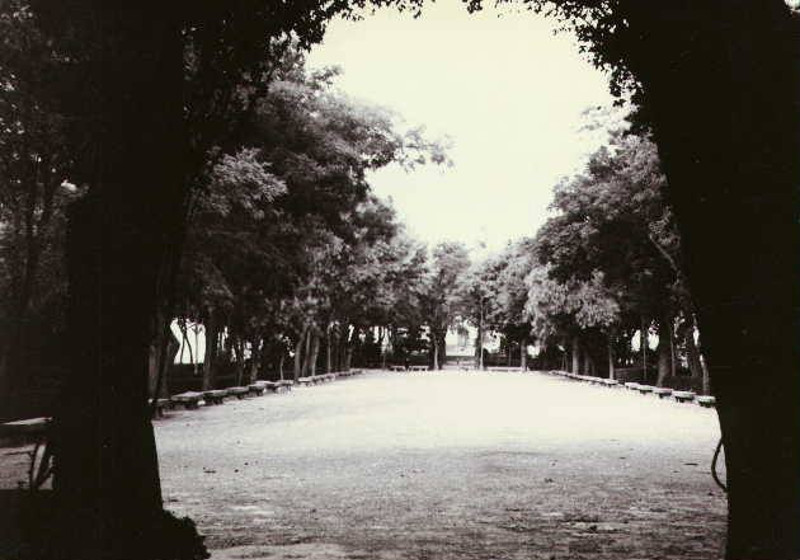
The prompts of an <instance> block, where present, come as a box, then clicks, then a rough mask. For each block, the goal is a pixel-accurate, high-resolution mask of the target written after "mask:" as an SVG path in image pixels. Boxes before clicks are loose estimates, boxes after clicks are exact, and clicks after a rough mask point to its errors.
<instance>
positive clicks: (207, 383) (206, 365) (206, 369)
mask: <svg viewBox="0 0 800 560" xmlns="http://www.w3.org/2000/svg"><path fill="white" fill-rule="evenodd" d="M205 327H206V348H205V352H204V355H203V385H202V387H203V390H204V391H208V390H209V389H213V388H214V362H215V361H216V359H217V342H218V340H217V338H218V335H219V325H218V321H217V315H216V313H215V312H214V311H213V310H211V311H209V312H208V315H207V316H206V324H205Z"/></svg>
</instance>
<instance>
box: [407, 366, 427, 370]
mask: <svg viewBox="0 0 800 560" xmlns="http://www.w3.org/2000/svg"><path fill="white" fill-rule="evenodd" d="M429 369H430V368H429V367H428V366H408V370H409V371H428V370H429Z"/></svg>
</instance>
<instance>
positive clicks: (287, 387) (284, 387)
mask: <svg viewBox="0 0 800 560" xmlns="http://www.w3.org/2000/svg"><path fill="white" fill-rule="evenodd" d="M277 383H278V390H279V391H291V390H292V387H294V381H292V380H291V379H281V380H280V381H278V382H277Z"/></svg>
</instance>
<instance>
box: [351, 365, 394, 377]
mask: <svg viewBox="0 0 800 560" xmlns="http://www.w3.org/2000/svg"><path fill="white" fill-rule="evenodd" d="M405 370H406V366H389V371H405ZM351 375H352V374H351Z"/></svg>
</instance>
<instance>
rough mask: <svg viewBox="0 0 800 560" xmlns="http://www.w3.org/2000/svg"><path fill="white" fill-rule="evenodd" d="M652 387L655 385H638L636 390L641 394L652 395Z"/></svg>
mask: <svg viewBox="0 0 800 560" xmlns="http://www.w3.org/2000/svg"><path fill="white" fill-rule="evenodd" d="M653 389H655V387H652V386H650V385H639V386H638V387H637V388H636V390H637V391H639V392H640V393H641V394H643V395H652V394H653Z"/></svg>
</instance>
